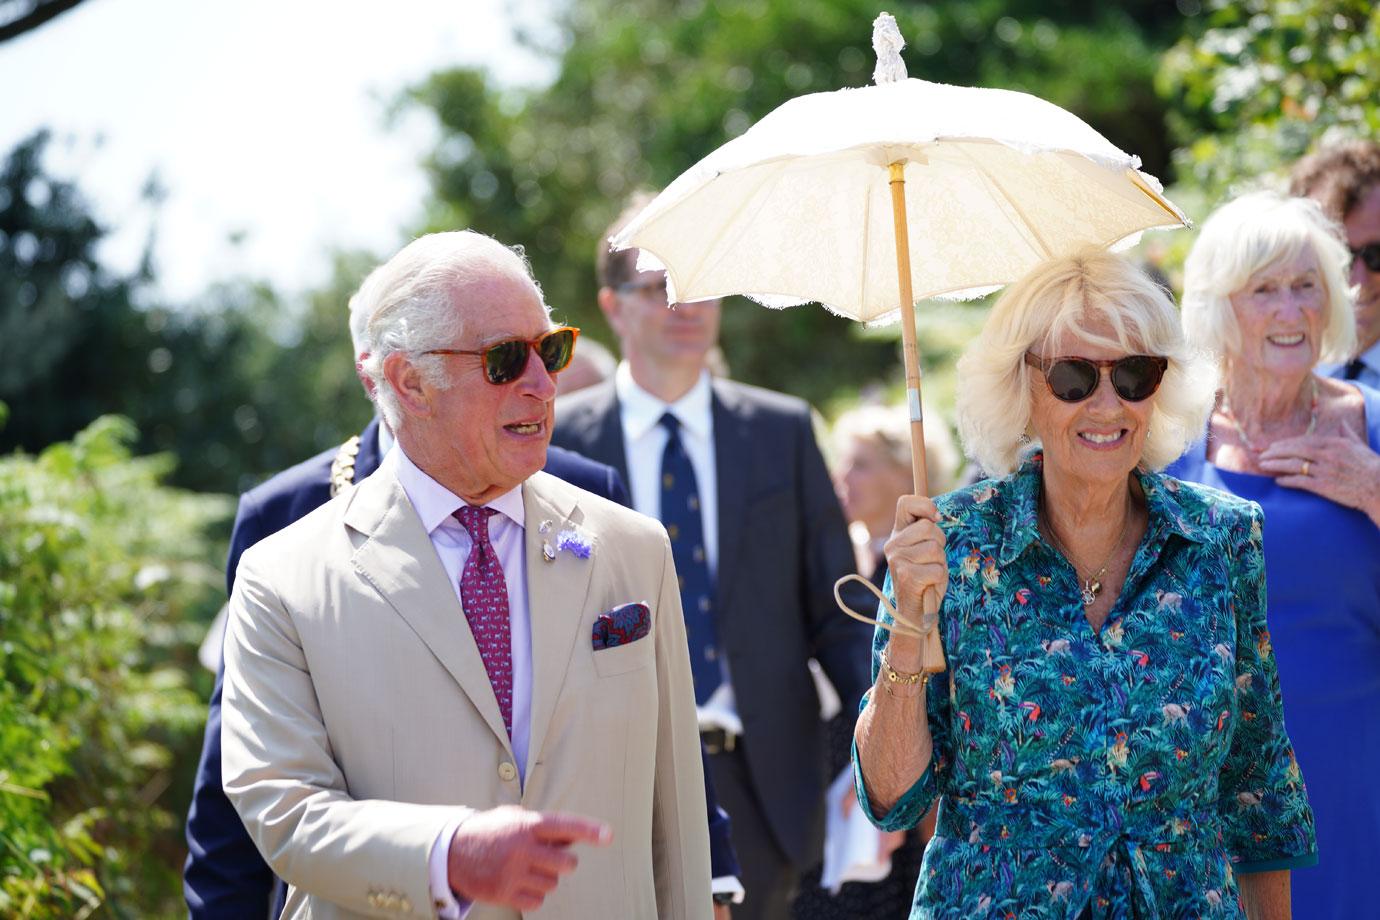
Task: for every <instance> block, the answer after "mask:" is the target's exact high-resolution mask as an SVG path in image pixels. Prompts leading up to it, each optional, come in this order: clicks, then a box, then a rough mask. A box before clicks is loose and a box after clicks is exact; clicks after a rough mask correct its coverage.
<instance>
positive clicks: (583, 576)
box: [475, 473, 599, 777]
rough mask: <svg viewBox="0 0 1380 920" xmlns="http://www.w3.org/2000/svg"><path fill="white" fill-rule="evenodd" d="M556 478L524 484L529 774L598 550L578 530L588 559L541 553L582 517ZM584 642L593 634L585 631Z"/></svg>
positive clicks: (574, 496)
mask: <svg viewBox="0 0 1380 920" xmlns="http://www.w3.org/2000/svg"><path fill="white" fill-rule="evenodd" d="M555 483H556V480H555V479H554V478H553V477H551V476H549V475H548V474H546V473H537V474H536V475H534V476H533V477H532V478H530V479H528V480H527V482H526V483H524V484H523V487H522V500H523V502H524V505H525V510H526V515H527V523H526V541H527V609H528V611H529V614H530V622H531V636H532V721H531V739H530V743H529V744H528V748H527V772H526V775H527V776H529V777H530V776H531V775H532V769H533V767H534V766H535V764H536V762H537V761H538V760H539V759H541V749H542V743H543V741H544V740H545V738H546V732H547V729H548V728H549V727H550V725H551V715H552V713H553V712H554V711H555V709H556V701H557V699H559V697H560V691H561V687H563V686H564V685H565V675H566V671H567V670H568V669H569V667H570V658H571V653H572V652H573V650H574V648H575V643H576V642H577V641H579V640H580V628H579V627H580V624H581V623H582V622H584V616H583V613H584V607H585V599H586V597H587V596H588V594H589V585H590V579H591V577H592V575H593V571H594V566H595V565H596V564H597V560H598V553H599V544H598V539H597V536H596V535H594V534H590V533H588V532H587V531H582V533H584V535H585V536H586V537H587V538H588V539H589V540H590V541H591V544H592V545H591V549H590V554H589V558H587V559H581V558H580V557H578V556H576V555H575V554H574V553H573V552H570V551H569V550H564V551H561V552H558V553H556V556H555V558H554V559H551V560H547V559H546V558H545V554H544V552H543V544H550V545H551V546H552V547H553V548H554V547H555V546H556V542H557V536H558V535H559V534H560V533H561V531H563V530H568V529H572V528H577V527H581V526H582V525H583V522H584V514H583V512H581V510H580V506H579V499H578V490H576V489H573V488H572V489H568V490H567V489H561V488H560V487H559V486H557V487H556V488H553V487H552V486H553V485H554V484H555ZM547 522H550V526H549V527H548V526H547ZM543 529H545V530H546V532H545V533H542V530H543ZM584 641H586V642H589V641H591V638H590V637H589V636H586V637H585V638H584ZM475 654H476V655H477V654H478V651H476V652H475Z"/></svg>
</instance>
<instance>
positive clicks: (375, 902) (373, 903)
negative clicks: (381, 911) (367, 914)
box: [365, 891, 379, 908]
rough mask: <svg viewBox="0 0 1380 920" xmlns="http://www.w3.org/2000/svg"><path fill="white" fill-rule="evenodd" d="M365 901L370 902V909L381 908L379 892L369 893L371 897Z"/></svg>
mask: <svg viewBox="0 0 1380 920" xmlns="http://www.w3.org/2000/svg"><path fill="white" fill-rule="evenodd" d="M365 900H366V901H368V902H369V906H370V907H375V908H376V907H378V906H379V893H378V892H377V891H371V892H369V897H367V898H365Z"/></svg>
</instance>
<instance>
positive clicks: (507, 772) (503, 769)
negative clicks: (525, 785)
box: [498, 760, 517, 783]
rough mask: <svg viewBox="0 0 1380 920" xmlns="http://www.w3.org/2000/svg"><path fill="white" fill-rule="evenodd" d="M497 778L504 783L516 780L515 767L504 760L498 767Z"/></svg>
mask: <svg viewBox="0 0 1380 920" xmlns="http://www.w3.org/2000/svg"><path fill="white" fill-rule="evenodd" d="M498 778H499V779H501V780H503V781H504V782H505V783H511V782H512V781H513V780H515V779H517V767H515V766H513V765H512V764H510V763H509V762H508V761H506V760H505V761H503V763H501V764H499V765H498Z"/></svg>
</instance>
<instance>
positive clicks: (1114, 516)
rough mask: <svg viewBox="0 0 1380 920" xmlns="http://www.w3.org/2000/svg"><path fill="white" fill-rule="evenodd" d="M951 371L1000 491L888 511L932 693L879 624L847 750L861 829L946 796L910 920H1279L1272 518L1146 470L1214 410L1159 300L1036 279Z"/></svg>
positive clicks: (1120, 278)
mask: <svg viewBox="0 0 1380 920" xmlns="http://www.w3.org/2000/svg"><path fill="white" fill-rule="evenodd" d="M959 373H960V376H961V378H962V379H963V380H964V382H965V383H964V386H965V389H963V390H962V391H961V393H960V397H959V400H958V405H957V416H958V423H959V429H960V433H961V434H962V436H963V440H964V444H965V448H966V450H967V451H968V453H969V454H970V455H971V456H972V457H973V458H974V459H975V460H976V461H977V462H979V463H980V464H981V465H982V466H983V468H985V469H986V470H988V471H990V472H993V473H999V474H1005V475H1004V477H1003V478H1000V479H994V480H986V481H983V482H980V483H977V484H976V485H974V486H971V487H969V488H967V489H963V490H960V491H957V492H953V493H950V494H948V495H945V496H941V497H940V498H939V499H937V500H933V501H932V500H930V499H928V498H924V497H920V496H907V497H905V498H903V499H902V500H901V501H900V502H899V503H898V506H897V517H896V529H895V532H894V534H893V536H892V537H891V539H890V540H889V541H888V543H887V546H886V556H887V562H888V565H889V566H890V570H891V577H890V579H889V581H888V583H887V587H886V593H887V595H888V599H889V601H890V602H896V601H899V602H900V603H899V606H901V607H902V609H912V610H914V609H917V608H918V607H919V603H918V601H919V598H920V597H921V596H922V594H923V593H925V592H926V591H933V592H935V593H937V594H938V595H940V597H941V598H942V600H941V605H940V609H939V629H940V634H941V636H942V639H943V643H944V653H945V657H946V658H947V661H948V665H949V672H948V677H947V679H945V677H944V676H942V675H941V676H940V677H939V678H938V679H937V680H935V682H934V685H933V686H932V687H931V686H929V685H928V684H929V681H928V676H929V675H927V674H924V673H922V671H923V670H924V668H923V666H922V663H921V655H920V642H919V640H918V639H917V638H915V637H913V636H911V635H907V634H904V631H903V632H902V633H893V632H891V631H890V630H888V629H886V628H879V629H878V630H877V634H876V637H875V640H874V655H873V671H874V677H875V685H874V687H873V689H872V690H871V691H870V692H869V694H868V697H867V699H866V700H865V702H864V705H863V709H862V713H861V715H860V717H859V720H858V726H857V731H856V746H855V765H856V779H857V791H858V797H859V800H860V802H861V804H862V806H863V807H864V809H866V810H867V812H868V814H869V815H871V816H872V818H873V820H874V822H875V823H877V824H878V825H879V826H880V827H882V828H884V829H888V830H891V829H899V828H904V827H908V826H910V825H912V824H914V823H915V821H916V820H918V818H919V817H920V816H921V815H923V814H924V813H925V811H926V810H927V809H928V808H929V806H930V804H931V802H933V801H934V800H935V799H936V798H938V800H939V812H938V827H937V832H936V835H935V837H934V838H933V840H932V841H931V843H930V845H929V847H928V849H927V851H926V854H925V860H924V865H923V867H922V870H921V874H920V882H919V886H918V888H917V892H916V898H915V906H914V909H913V911H912V914H911V916H912V917H924V918H960V917H961V918H967V917H985V916H997V917H1004V916H1022V917H1026V916H1039V917H1068V918H1075V917H1083V916H1088V917H1091V918H1103V917H1117V918H1121V917H1146V916H1160V917H1167V916H1198V915H1200V914H1209V913H1211V914H1214V915H1217V916H1224V917H1240V916H1248V917H1250V918H1251V920H1260V918H1267V917H1268V918H1280V917H1287V916H1288V915H1289V898H1288V891H1289V888H1288V869H1290V868H1292V867H1295V866H1302V865H1307V864H1309V863H1310V862H1311V861H1314V860H1315V859H1316V855H1315V846H1314V838H1313V819H1312V813H1311V811H1310V809H1309V806H1308V802H1307V798H1306V795H1305V792H1304V787H1303V782H1302V778H1301V776H1300V775H1299V772H1298V767H1297V764H1296V763H1295V760H1294V756H1293V750H1292V747H1291V745H1290V743H1289V739H1288V737H1287V736H1286V734H1285V732H1284V724H1283V716H1282V710H1281V700H1280V693H1279V681H1278V676H1277V673H1276V669H1275V663H1274V659H1273V655H1272V651H1271V647H1270V642H1269V633H1268V630H1267V628H1266V623H1265V608H1264V579H1263V565H1264V561H1263V556H1262V553H1261V515H1260V510H1259V507H1258V506H1256V505H1255V504H1253V503H1251V502H1246V501H1241V500H1238V499H1235V498H1232V497H1230V496H1227V495H1225V494H1223V493H1220V492H1217V491H1215V490H1211V489H1205V488H1202V487H1198V486H1192V485H1188V484H1185V483H1181V482H1178V481H1177V480H1174V479H1171V478H1169V477H1166V476H1164V475H1162V474H1160V473H1158V472H1156V470H1158V469H1160V468H1162V467H1164V466H1165V465H1166V464H1168V463H1169V462H1171V461H1172V460H1174V459H1175V458H1176V457H1177V456H1178V455H1179V454H1180V453H1182V451H1183V449H1184V448H1185V446H1187V445H1188V443H1189V442H1190V441H1192V440H1193V439H1194V437H1195V436H1196V435H1197V433H1198V432H1199V431H1200V430H1201V428H1202V425H1203V423H1204V420H1205V419H1206V417H1207V414H1208V412H1209V409H1210V406H1211V402H1212V398H1213V385H1212V381H1213V374H1212V370H1211V368H1210V367H1209V366H1206V365H1205V364H1204V362H1203V361H1202V359H1199V358H1197V357H1195V356H1194V354H1193V353H1192V352H1191V351H1190V349H1189V348H1188V347H1187V345H1186V343H1185V341H1184V338H1183V335H1182V332H1181V331H1180V327H1179V322H1178V317H1177V315H1176V313H1175V311H1174V308H1173V305H1172V304H1171V303H1170V301H1169V299H1168V297H1167V295H1166V294H1165V293H1164V292H1163V291H1162V290H1161V289H1160V288H1159V287H1157V286H1156V285H1155V284H1154V283H1153V282H1152V281H1151V280H1150V279H1149V278H1148V277H1147V276H1146V275H1145V274H1144V273H1143V272H1141V271H1140V270H1139V269H1137V268H1136V267H1135V266H1134V265H1132V264H1130V263H1129V262H1127V261H1125V260H1124V259H1122V258H1121V257H1118V256H1114V255H1110V254H1107V253H1105V252H1103V251H1101V250H1095V249H1093V250H1085V251H1081V252H1079V253H1076V254H1075V255H1072V256H1068V257H1063V258H1059V259H1054V260H1049V261H1047V262H1045V263H1043V264H1041V265H1039V266H1037V267H1036V268H1035V269H1034V270H1033V271H1031V272H1030V273H1029V274H1028V275H1027V276H1026V277H1025V278H1024V279H1022V280H1021V281H1020V282H1018V283H1017V284H1016V285H1014V286H1013V287H1012V288H1010V289H1009V290H1008V291H1007V292H1006V293H1005V295H1004V296H1003V297H1002V298H1001V300H1000V301H999V302H998V303H997V305H996V307H995V308H994V310H993V312H992V314H991V316H990V317H989V319H988V321H987V323H986V325H985V327H984V329H983V331H982V334H981V335H980V337H979V338H978V339H977V340H976V341H975V342H974V343H973V344H972V346H971V347H970V348H969V349H968V351H967V352H966V353H965V355H964V357H963V358H962V359H961V361H960V363H959ZM1027 442H1029V443H1033V444H1034V445H1035V446H1036V447H1037V450H1036V451H1035V452H1034V453H1032V454H1030V455H1029V456H1027V457H1025V458H1024V459H1021V458H1020V457H1019V454H1020V451H1021V448H1022V446H1023V444H1025V443H1027ZM887 606H889V605H887ZM891 620H892V617H891V616H889V615H888V614H886V613H885V612H883V614H882V621H883V623H886V624H888V625H889V624H890V622H891ZM1238 892H1239V895H1240V896H1238ZM1243 902H1244V903H1243Z"/></svg>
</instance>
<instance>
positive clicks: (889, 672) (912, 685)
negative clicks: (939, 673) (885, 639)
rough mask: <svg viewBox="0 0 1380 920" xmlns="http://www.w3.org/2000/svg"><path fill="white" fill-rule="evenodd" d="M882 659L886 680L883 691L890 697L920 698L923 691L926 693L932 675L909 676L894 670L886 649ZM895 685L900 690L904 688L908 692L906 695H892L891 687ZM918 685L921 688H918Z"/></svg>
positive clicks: (915, 674) (882, 669)
mask: <svg viewBox="0 0 1380 920" xmlns="http://www.w3.org/2000/svg"><path fill="white" fill-rule="evenodd" d="M881 658H882V667H881V672H882V676H884V677H885V678H886V682H885V683H883V684H882V689H883V690H885V691H886V692H887V695H888V696H897V695H900V696H903V697H913V696H918V695H920V693H921V692H922V691H924V689H925V686H926V685H927V684H928V683H929V682H930V675H929V672H927V671H916V672H915V673H914V674H907V673H905V672H903V671H898V670H896V669H895V668H893V667H892V666H891V659H890V658H888V657H887V653H886V650H885V649H883V650H882V655H881ZM893 684H895V685H896V686H897V687H898V688H899V687H904V688H905V689H906V690H907V691H908V692H906V693H904V694H894V693H892V691H891V687H892V685H893ZM917 684H918V685H919V686H916V685H917Z"/></svg>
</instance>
